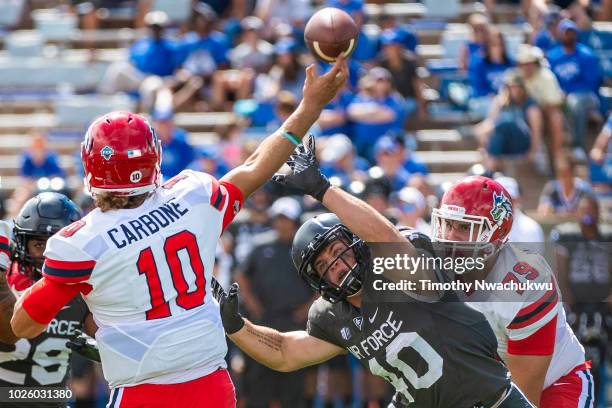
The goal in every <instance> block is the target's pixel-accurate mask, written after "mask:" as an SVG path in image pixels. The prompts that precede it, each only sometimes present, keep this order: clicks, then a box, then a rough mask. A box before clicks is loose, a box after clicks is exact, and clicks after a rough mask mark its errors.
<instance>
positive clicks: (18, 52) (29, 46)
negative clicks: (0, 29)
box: [4, 31, 45, 58]
mask: <svg viewBox="0 0 612 408" xmlns="http://www.w3.org/2000/svg"><path fill="white" fill-rule="evenodd" d="M44 45H45V39H44V38H43V36H42V35H41V34H40V33H38V32H36V31H14V32H12V33H10V34H9V35H7V36H6V39H5V41H4V46H5V48H6V50H7V51H8V53H9V55H10V56H11V57H15V58H22V57H38V56H41V55H42V52H43V47H44Z"/></svg>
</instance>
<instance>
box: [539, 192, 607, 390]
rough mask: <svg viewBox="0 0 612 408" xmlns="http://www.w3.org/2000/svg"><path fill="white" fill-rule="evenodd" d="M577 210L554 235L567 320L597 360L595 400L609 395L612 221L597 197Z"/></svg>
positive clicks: (583, 201)
mask: <svg viewBox="0 0 612 408" xmlns="http://www.w3.org/2000/svg"><path fill="white" fill-rule="evenodd" d="M577 212H578V214H577V215H578V222H568V223H564V224H561V225H557V226H556V227H555V228H554V229H553V230H552V232H551V234H550V236H551V240H552V241H553V242H554V243H555V246H554V249H555V257H556V270H557V273H558V276H559V286H560V288H561V291H562V294H563V303H564V304H565V305H567V307H568V309H569V316H568V322H570V324H571V325H572V327H573V329H574V331H575V333H576V336H577V337H578V339H579V340H580V342H581V343H582V344H583V345H584V348H585V352H586V358H587V359H588V360H590V361H592V363H593V367H592V371H591V372H592V373H593V377H594V381H593V382H594V383H595V399H596V400H601V399H602V398H603V400H605V388H606V387H605V385H606V381H605V380H606V375H605V371H606V346H607V334H608V332H610V330H611V329H612V327H610V326H609V325H608V324H607V322H609V321H610V317H611V315H610V307H609V302H610V300H611V299H610V293H612V250H611V249H612V248H611V245H612V226H611V225H609V224H600V223H599V205H598V203H597V200H596V199H595V198H594V197H592V196H584V197H582V198H581V199H580V201H579V204H578V211H577ZM602 388H603V389H602ZM602 391H603V392H602Z"/></svg>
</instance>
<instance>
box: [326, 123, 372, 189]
mask: <svg viewBox="0 0 612 408" xmlns="http://www.w3.org/2000/svg"><path fill="white" fill-rule="evenodd" d="M368 167H369V164H368V161H367V160H365V159H364V158H362V157H359V156H357V155H356V154H355V147H354V146H353V144H352V143H351V139H349V138H348V137H347V136H346V135H343V134H341V133H339V134H336V135H333V136H331V137H329V138H327V139H326V140H325V144H324V145H323V150H322V152H321V171H322V172H323V174H325V175H326V176H327V177H328V178H332V177H335V178H337V179H338V182H339V185H340V186H343V187H346V186H348V185H349V184H350V183H351V182H352V181H355V180H360V181H363V180H364V179H365V177H366V173H365V172H366V171H367V170H368Z"/></svg>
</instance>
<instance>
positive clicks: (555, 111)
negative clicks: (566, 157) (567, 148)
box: [517, 44, 565, 161]
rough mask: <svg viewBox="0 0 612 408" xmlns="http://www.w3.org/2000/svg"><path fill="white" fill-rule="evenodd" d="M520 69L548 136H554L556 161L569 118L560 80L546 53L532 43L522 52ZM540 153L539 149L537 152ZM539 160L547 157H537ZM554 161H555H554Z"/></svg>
mask: <svg viewBox="0 0 612 408" xmlns="http://www.w3.org/2000/svg"><path fill="white" fill-rule="evenodd" d="M517 62H518V69H519V71H520V72H521V74H522V76H523V78H524V79H525V88H527V93H528V94H529V97H530V98H532V99H533V100H534V101H535V102H536V103H537V104H538V106H539V107H540V109H541V110H542V113H543V114H544V119H545V123H546V128H547V130H548V133H550V138H551V141H550V152H551V153H550V156H551V158H553V159H554V158H555V157H557V156H558V154H559V153H560V152H561V148H562V147H563V140H564V136H563V132H564V131H563V124H564V122H565V118H564V116H563V113H562V111H561V108H562V105H563V102H564V95H563V91H562V90H561V87H560V86H559V82H558V81H557V78H556V77H555V75H554V74H553V73H552V71H551V70H550V69H549V68H548V67H547V66H546V65H547V63H546V61H545V59H544V54H543V53H542V50H540V49H539V48H537V47H534V46H531V45H529V44H522V45H520V46H519V49H518V56H517ZM534 152H535V153H536V154H537V153H538V150H537V149H536V150H534ZM536 160H538V161H539V160H544V158H539V157H536ZM553 161H554V160H553Z"/></svg>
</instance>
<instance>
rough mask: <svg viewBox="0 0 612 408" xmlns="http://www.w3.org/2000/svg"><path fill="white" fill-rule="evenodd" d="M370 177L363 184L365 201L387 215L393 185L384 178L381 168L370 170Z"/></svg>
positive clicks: (362, 194)
mask: <svg viewBox="0 0 612 408" xmlns="http://www.w3.org/2000/svg"><path fill="white" fill-rule="evenodd" d="M368 173H369V177H370V178H368V179H367V180H366V181H365V183H364V184H363V190H362V191H361V192H360V195H361V198H362V199H363V201H365V202H366V203H368V204H369V205H371V206H372V207H374V209H375V210H376V211H378V212H379V213H381V214H383V215H386V214H387V210H388V209H389V197H390V196H391V183H390V182H389V179H388V178H386V177H384V175H383V173H382V170H381V169H380V168H377V167H374V168H372V169H370V171H369V172H368Z"/></svg>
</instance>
